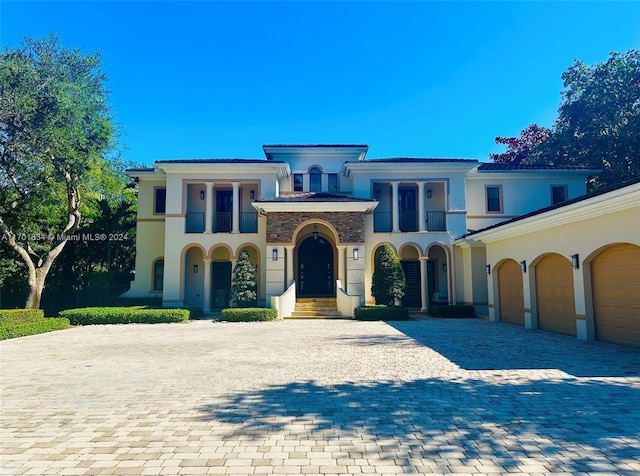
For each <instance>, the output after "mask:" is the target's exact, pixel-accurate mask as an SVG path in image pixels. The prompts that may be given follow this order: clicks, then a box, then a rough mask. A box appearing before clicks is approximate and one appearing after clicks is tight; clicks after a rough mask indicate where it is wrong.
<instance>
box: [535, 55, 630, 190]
mask: <svg viewBox="0 0 640 476" xmlns="http://www.w3.org/2000/svg"><path fill="white" fill-rule="evenodd" d="M562 81H563V84H564V90H563V91H562V103H561V105H560V108H559V110H558V119H557V120H556V122H555V125H554V128H553V134H551V136H550V137H549V139H548V140H545V141H544V142H543V143H542V144H541V146H540V147H539V148H538V150H537V153H536V155H537V157H538V158H544V159H545V160H546V161H548V162H549V163H552V164H555V165H586V166H590V167H594V168H601V169H603V171H602V173H601V174H599V175H598V177H597V178H596V179H595V183H594V186H595V188H599V187H604V186H607V185H613V184H616V183H620V182H622V181H624V180H625V179H629V178H634V177H638V176H640V50H629V51H627V52H626V53H615V52H614V53H611V54H610V55H609V59H608V60H607V61H605V62H604V63H598V64H595V65H593V66H588V65H586V64H584V63H583V62H582V61H578V60H576V61H575V62H574V64H573V65H572V66H571V67H570V68H569V69H568V70H567V71H565V72H564V73H563V74H562Z"/></svg>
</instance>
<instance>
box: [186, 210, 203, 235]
mask: <svg viewBox="0 0 640 476" xmlns="http://www.w3.org/2000/svg"><path fill="white" fill-rule="evenodd" d="M185 232H186V233H202V232H204V212H187V216H186V220H185Z"/></svg>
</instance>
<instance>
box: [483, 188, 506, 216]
mask: <svg viewBox="0 0 640 476" xmlns="http://www.w3.org/2000/svg"><path fill="white" fill-rule="evenodd" d="M485 190H486V194H487V212H488V213H502V187H501V186H487V187H486V188H485Z"/></svg>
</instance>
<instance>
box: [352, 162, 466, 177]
mask: <svg viewBox="0 0 640 476" xmlns="http://www.w3.org/2000/svg"><path fill="white" fill-rule="evenodd" d="M477 166H478V164H477V162H468V163H464V162H463V163H452V162H440V163H438V162H432V163H429V162H367V161H366V160H365V161H362V162H349V163H345V164H344V165H343V166H342V171H341V173H342V175H344V176H345V177H349V176H350V175H351V172H352V171H353V172H354V173H356V172H357V173H360V174H362V175H366V174H367V173H368V172H370V173H372V174H380V173H384V174H387V176H388V177H395V176H397V175H398V172H400V171H402V172H406V173H414V174H415V171H416V170H420V171H428V172H429V175H433V174H440V175H445V174H452V173H457V174H459V173H466V172H468V171H469V170H471V169H473V168H474V167H477ZM389 180H392V179H389Z"/></svg>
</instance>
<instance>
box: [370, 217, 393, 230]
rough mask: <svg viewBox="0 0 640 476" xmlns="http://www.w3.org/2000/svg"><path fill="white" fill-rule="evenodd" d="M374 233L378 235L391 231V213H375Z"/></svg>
mask: <svg viewBox="0 0 640 476" xmlns="http://www.w3.org/2000/svg"><path fill="white" fill-rule="evenodd" d="M373 231H374V232H377V233H385V232H387V233H388V232H390V231H391V212H374V213H373Z"/></svg>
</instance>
